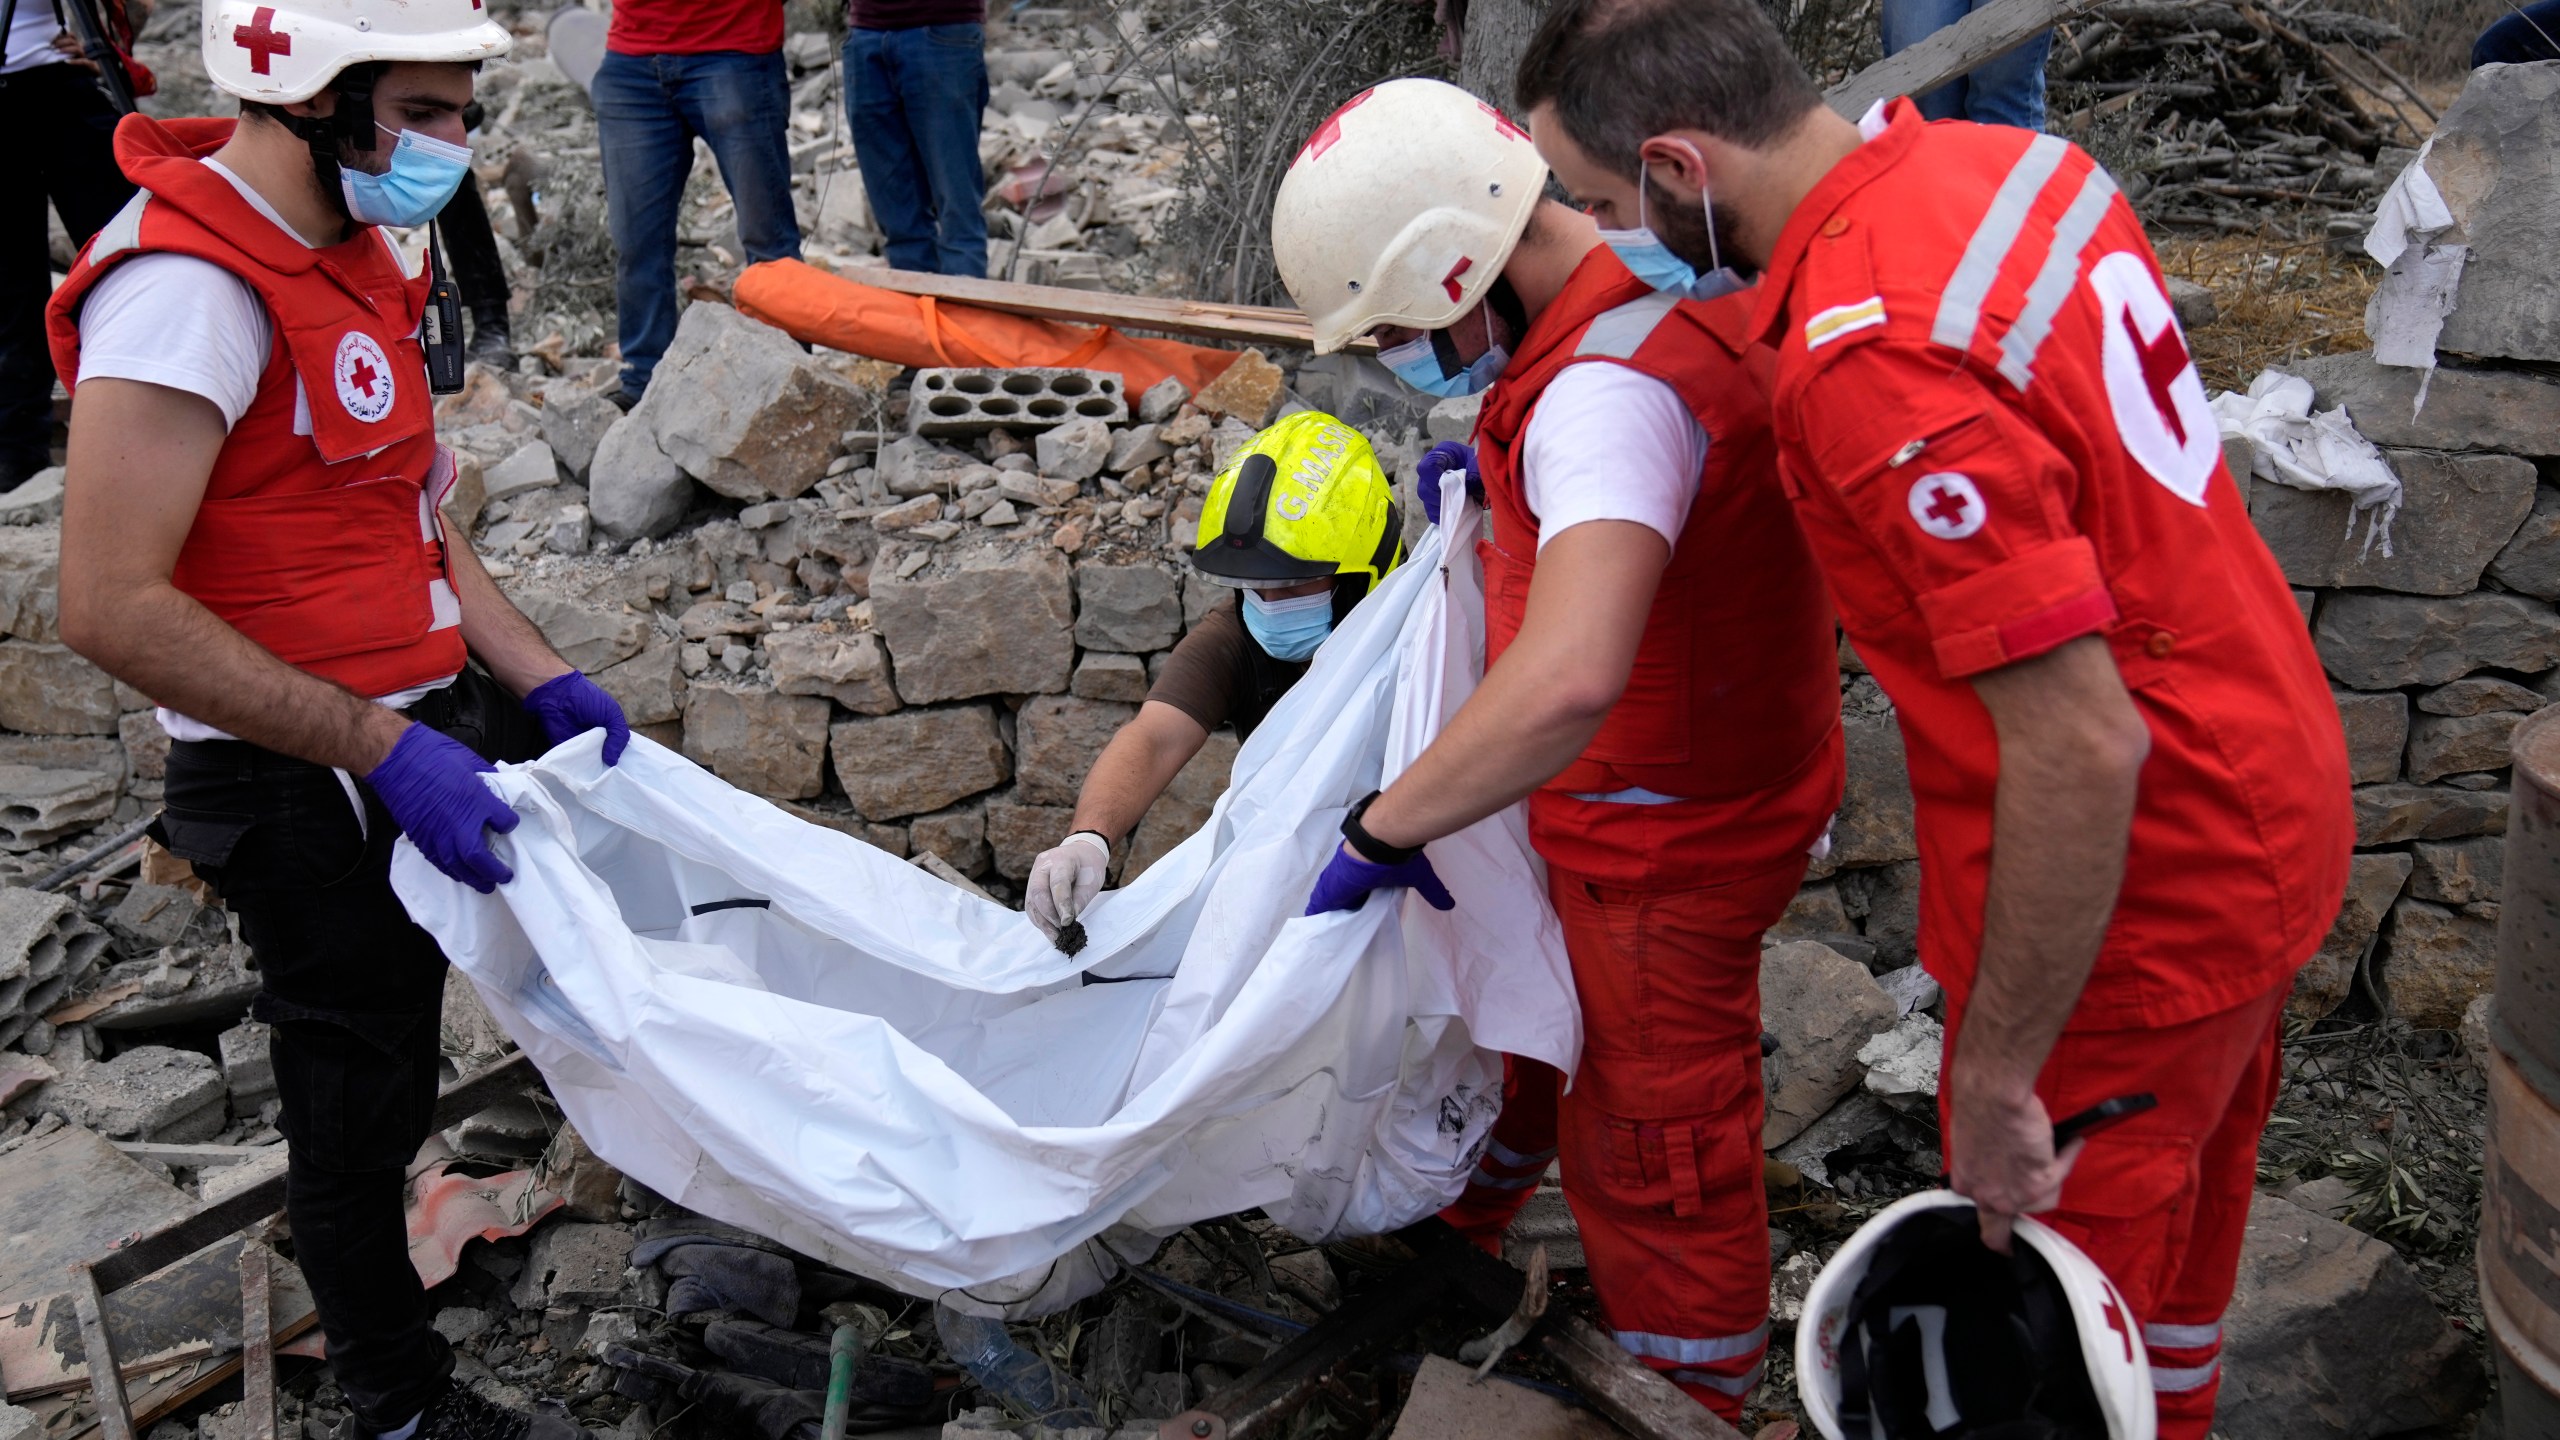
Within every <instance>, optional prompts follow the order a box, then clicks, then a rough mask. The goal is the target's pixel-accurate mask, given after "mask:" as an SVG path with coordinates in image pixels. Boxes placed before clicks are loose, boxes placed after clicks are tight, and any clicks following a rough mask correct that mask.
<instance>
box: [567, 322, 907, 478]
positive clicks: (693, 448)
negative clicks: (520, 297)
mask: <svg viewBox="0 0 2560 1440" xmlns="http://www.w3.org/2000/svg"><path fill="white" fill-rule="evenodd" d="M860 407H861V396H860V394H859V393H858V392H856V391H855V390H854V388H853V387H852V386H851V385H849V384H847V383H846V382H845V380H844V379H843V378H842V377H841V376H839V375H837V374H836V373H835V372H834V371H832V370H830V369H828V368H827V367H826V366H824V365H821V364H819V363H818V362H817V361H816V360H815V359H812V358H811V357H810V356H809V355H808V354H806V353H805V352H803V351H802V350H801V349H800V347H799V345H798V344H797V343H796V342H794V341H793V340H792V338H791V337H790V336H788V335H786V334H784V333H783V332H781V331H780V330H776V329H774V328H773V327H772V326H770V325H766V324H763V323H761V322H759V321H755V320H750V319H748V318H747V317H746V316H744V315H741V314H739V313H738V312H737V311H735V310H733V309H731V308H729V307H728V306H726V305H720V304H693V305H688V306H686V307H685V310H684V315H683V317H682V318H681V319H679V320H678V321H677V322H676V333H675V338H674V340H673V341H671V342H669V344H668V346H667V352H666V354H665V356H664V357H662V358H661V359H660V360H659V362H658V368H657V371H656V372H655V373H654V374H653V375H652V376H651V377H650V381H649V393H648V394H647V396H645V397H644V398H643V399H642V400H641V402H640V404H639V405H638V406H637V407H635V408H634V409H633V410H632V412H631V414H632V416H633V417H634V418H646V419H647V420H648V422H649V427H650V432H651V433H652V434H654V435H655V436H656V437H657V442H658V448H659V449H660V450H661V451H663V452H664V453H665V454H666V455H667V457H668V458H669V459H672V460H673V461H675V462H676V464H677V465H679V466H681V467H683V469H684V472H685V473H686V474H688V475H691V476H692V477H693V478H694V479H696V480H699V481H701V482H702V483H703V484H704V485H706V486H709V487H710V488H711V489H712V490H714V491H717V492H718V493H720V494H722V495H726V496H728V497H730V498H731V499H733V500H743V501H748V502H753V501H757V500H788V499H790V498H791V497H792V496H795V495H798V494H800V493H801V492H802V491H804V490H807V489H808V488H809V487H810V486H812V485H815V484H817V483H818V479H819V477H820V476H822V475H824V474H825V473H826V468H827V461H828V460H829V459H830V458H832V457H833V456H834V454H835V448H836V437H837V436H838V435H839V434H841V433H842V432H843V431H844V430H845V429H846V428H847V427H849V426H851V425H852V424H853V423H854V421H855V419H856V418H858V412H859V410H860ZM600 518H601V517H600Z"/></svg>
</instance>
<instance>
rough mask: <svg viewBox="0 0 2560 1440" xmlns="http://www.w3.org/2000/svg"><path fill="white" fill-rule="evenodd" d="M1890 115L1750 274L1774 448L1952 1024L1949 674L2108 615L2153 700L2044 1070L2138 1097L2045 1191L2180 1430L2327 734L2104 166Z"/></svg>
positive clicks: (1978, 916)
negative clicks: (2099, 928)
mask: <svg viewBox="0 0 2560 1440" xmlns="http://www.w3.org/2000/svg"><path fill="white" fill-rule="evenodd" d="M1887 120H1888V123H1887V124H1886V125H1885V126H1884V127H1883V128H1882V129H1881V131H1879V132H1874V133H1872V136H1871V138H1870V139H1869V140H1868V142H1867V143H1866V144H1865V145H1863V146H1862V147H1860V148H1859V149H1858V150H1857V151H1856V152H1854V153H1853V154H1851V155H1849V156H1848V157H1846V158H1845V159H1843V160H1842V161H1841V162H1840V163H1839V164H1838V165H1837V166H1836V167H1834V168H1833V170H1832V171H1831V172H1830V174H1829V175H1827V176H1825V177H1824V178H1823V180H1822V181H1821V183H1819V184H1818V185H1817V186H1815V188H1814V189H1813V191H1812V192H1811V193H1810V194H1809V195H1807V196H1806V197H1805V199H1804V201H1803V203H1802V204H1800V205H1799V206H1798V207H1797V209H1796V211H1795V213H1794V215H1793V216H1792V217H1791V218H1790V219H1789V220H1788V222H1787V225H1786V228H1785V230H1784V232H1783V233H1782V234H1781V236H1780V237H1779V240H1778V243H1777V246H1776V247H1775V252H1774V254H1773V255H1772V256H1771V259H1770V263H1769V267H1768V273H1767V275H1766V278H1765V279H1764V280H1763V282H1762V285H1761V293H1760V296H1759V301H1758V310H1757V313H1756V315H1755V318H1754V325H1753V329H1754V333H1755V335H1757V336H1759V337H1761V338H1763V339H1766V340H1769V341H1771V342H1773V343H1774V344H1775V345H1776V347H1777V352H1778V367H1777V379H1776V383H1775V387H1774V395H1773V406H1774V412H1775V423H1776V429H1777V437H1778V443H1779V447H1780V461H1781V465H1780V468H1781V474H1782V477H1783V479H1784V482H1785V485H1786V489H1787V493H1788V494H1789V496H1790V497H1791V498H1792V499H1793V500H1794V501H1795V504H1796V510H1797V514H1798V516H1799V518H1801V520H1802V521H1803V523H1804V529H1805V532H1806V535H1807V537H1808V539H1809V540H1810V541H1811V542H1812V545H1813V548H1814V552H1815V554H1816V555H1817V556H1818V557H1819V558H1820V560H1821V563H1822V569H1823V573H1824V575H1825V577H1826V578H1827V579H1828V580H1829V582H1830V585H1831V591H1832V595H1833V597H1834V598H1835V600H1836V601H1837V603H1838V606H1839V611H1840V617H1841V621H1842V623H1843V625H1844V626H1845V627H1846V629H1847V630H1848V632H1849V636H1850V638H1851V640H1852V641H1853V642H1854V643H1855V644H1856V646H1857V650H1858V654H1859V656H1860V658H1862V659H1863V660H1864V661H1865V662H1866V663H1867V665H1868V667H1869V668H1870V669H1871V670H1872V671H1873V672H1874V673H1875V676H1876V679H1877V680H1878V682H1879V683H1881V684H1882V685H1883V687H1884V690H1885V693H1886V694H1887V695H1889V696H1890V697H1891V698H1892V699H1893V702H1894V705H1895V708H1896V710H1897V711H1898V712H1899V715H1900V719H1901V724H1902V730H1903V737H1904V741H1905V745H1906V749H1907V751H1908V753H1909V757H1910V767H1911V788H1912V794H1913V797H1914V799H1915V801H1916V803H1917V815H1918V823H1919V843H1920V856H1921V875H1922V877H1923V878H1922V882H1921V886H1922V891H1921V923H1920V954H1921V959H1922V962H1923V963H1924V964H1926V965H1927V966H1928V968H1929V971H1930V973H1931V974H1933V975H1935V976H1936V977H1937V978H1938V980H1939V981H1940V983H1941V984H1943V985H1944V986H1945V987H1946V990H1947V995H1948V1009H1949V1014H1950V1015H1951V1016H1953V1017H1955V1023H1954V1024H1953V1025H1951V1026H1950V1027H1949V1041H1950V1044H1951V1045H1952V1044H1953V1043H1954V1042H1955V1037H1956V1035H1957V1034H1958V1033H1959V1032H1960V1030H1961V1026H1962V1013H1963V1010H1964V1006H1965V1002H1966V999H1967V997H1968V995H1969V993H1970V991H1971V988H1972V984H1973V978H1974V965H1975V961H1976V958H1977V956H1978V954H1979V951H1980V947H1981V943H1982V932H1983V906H1984V892H1985V888H1986V886H1987V883H1988V879H1989V873H1990V853H1991V840H1992V835H1991V824H1992V801H1993V792H1994V788H1995V785H1996V783H1997V780H1998V776H1999V747H1998V743H1997V739H1996V737H1995V735H1994V732H1993V729H1992V724H1991V719H1990V715H1989V713H1988V712H1987V711H1986V710H1985V709H1984V707H1983V705H1982V702H1981V700H1980V699H1979V698H1978V697H1977V696H1976V694H1975V692H1974V690H1973V687H1972V684H1971V683H1970V682H1971V681H1972V680H1973V678H1974V677H1976V676H1979V675H1981V674H1983V673H1985V672H1987V671H1991V670H1994V669H1997V668H1999V667H2001V666H2004V665H2008V664H2011V663H2013V662H2016V661H2021V660H2025V659H2028V658H2030V657H2033V656H2036V655H2040V654H2043V653H2045V652H2046V651H2049V650H2051V649H2053V648H2054V647H2056V646H2059V645H2062V644H2064V643H2066V642H2068V641H2071V640H2075V639H2078V638H2080V637H2082V636H2090V635H2094V636H2099V637H2102V638H2103V639H2104V641H2105V643H2106V645H2107V647H2108V650H2109V651H2110V653H2111V654H2112V655H2113V657H2114V660H2115V663H2116V666H2117V669H2118V670H2119V671H2120V672H2121V673H2122V674H2123V677H2124V683H2125V687H2126V689H2127V690H2128V691H2130V692H2131V695H2132V698H2133V702H2134V704H2135V706H2136V707H2137V709H2138V710H2139V711H2140V713H2141V715H2142V718H2143V720H2144V722H2145V723H2146V724H2147V725H2148V726H2149V729H2150V733H2151V753H2150V758H2149V760H2148V762H2147V763H2146V764H2145V766H2144V768H2143V771H2142V776H2141V786H2140V792H2139V798H2138V800H2137V804H2136V808H2135V813H2134V818H2133V828H2132V836H2131V845H2130V849H2129V851H2128V854H2127V857H2126V862H2125V875H2124V882H2123V889H2122V893H2121V895H2120V896H2119V898H2118V900H2117V903H2116V910H2115V914H2114V918H2113V920H2112V922H2111V924H2110V925H2109V927H2108V931H2107V936H2106V940H2105V944H2104V946H2103V948H2102V949H2101V951H2100V953H2099V956H2098V960H2097V964H2096V967H2095V969H2094V970H2093V971H2092V972H2091V974H2090V977H2089V981H2088V985H2087V988H2086V989H2085V990H2084V991H2083V992H2082V994H2081V997H2080V1000H2079V1004H2078V1006H2077V1008H2076V1009H2075V1010H2074V1011H2073V1013H2072V1018H2071V1022H2070V1026H2069V1029H2068V1031H2067V1033H2066V1034H2065V1035H2064V1037H2063V1039H2062V1042H2061V1044H2060V1046H2059V1047H2058V1048H2057V1049H2056V1051H2055V1052H2054V1055H2053V1057H2052V1059H2051V1060H2050V1061H2049V1062H2048V1064H2047V1065H2046V1067H2045V1070H2044V1073H2043V1077H2042V1080H2041V1082H2040V1084H2039V1093H2040V1094H2041V1095H2042V1097H2043V1098H2044V1101H2045V1104H2046V1106H2047V1108H2048V1109H2049V1110H2050V1111H2051V1112H2052V1113H2054V1114H2056V1115H2062V1114H2067V1113H2070V1112H2071V1111H2073V1110H2076V1109H2079V1108H2082V1107H2083V1106H2085V1105H2087V1104H2090V1103H2092V1102H2094V1101H2096V1100H2099V1099H2102V1098H2105V1097H2107V1096H2110V1095H2120V1094H2125V1093H2129V1092H2135V1091H2143V1090H2149V1091H2153V1092H2155V1093H2157V1094H2158V1095H2159V1096H2160V1099H2161V1101H2162V1105H2161V1108H2160V1109H2159V1110H2157V1111H2155V1112H2153V1113H2151V1114H2150V1115H2147V1116H2144V1117H2141V1118H2139V1119H2136V1120H2134V1121H2132V1122H2130V1123H2127V1124H2125V1125H2122V1126H2119V1127H2117V1128H2115V1129H2113V1130H2110V1131H2107V1132H2105V1133H2104V1134H2103V1135H2102V1136H2100V1137H2099V1138H2097V1139H2096V1140H2094V1141H2093V1142H2092V1143H2091V1144H2090V1146H2089V1148H2088V1149H2087V1151H2086V1152H2085V1153H2084V1154H2083V1155H2082V1156H2081V1158H2080V1160H2079V1162H2078V1164H2077V1166H2076V1167H2075V1168H2074V1170H2073V1172H2072V1175H2071V1179H2070V1181H2069V1183H2068V1185H2067V1186H2066V1187H2065V1188H2064V1191H2063V1199H2062V1208H2061V1209H2060V1210H2059V1211H2058V1212H2056V1213H2055V1214H2054V1215H2051V1216H2048V1217H2046V1218H2047V1219H2049V1220H2051V1221H2053V1222H2054V1223H2055V1224H2056V1226H2057V1228H2059V1229H2060V1230H2062V1232H2063V1233H2065V1234H2067V1235H2069V1236H2070V1237H2071V1238H2072V1239H2073V1240H2074V1241H2076V1242H2078V1243H2079V1244H2080V1245H2081V1246H2082V1247H2083V1248H2084V1249H2086V1250H2088V1251H2089V1253H2090V1255H2091V1256H2092V1258H2094V1259H2096V1260H2097V1262H2098V1263H2099V1264H2100V1265H2101V1266H2102V1267H2104V1268H2105V1269H2106V1271H2107V1272H2108V1274H2109V1275H2110V1276H2111V1277H2112V1278H2114V1280H2115V1281H2116V1283H2117V1284H2118V1285H2119V1286H2121V1287H2122V1288H2123V1290H2124V1292H2125V1295H2126V1297H2127V1298H2128V1299H2129V1300H2130V1301H2131V1302H2132V1304H2133V1305H2134V1307H2135V1309H2136V1310H2137V1311H2138V1312H2139V1313H2140V1314H2141V1316H2142V1319H2143V1320H2144V1322H2145V1324H2144V1333H2145V1336H2146V1338H2147V1339H2148V1340H2149V1343H2150V1344H2151V1346H2152V1364H2153V1368H2154V1379H2155V1383H2156V1385H2157V1388H2158V1391H2159V1396H2160V1410H2161V1422H2162V1429H2161V1434H2162V1435H2163V1436H2169V1437H2195V1440H2201V1437H2202V1436H2204V1435H2205V1434H2206V1432H2207V1430H2208V1428H2209V1426H2210V1421H2211V1418H2212V1412H2213V1399H2214V1393H2215V1385H2216V1380H2217V1377H2218V1364H2217V1356H2218V1353H2219V1348H2218V1347H2219V1344H2220V1334H2221V1331H2220V1326H2221V1317H2222V1310H2223V1307H2224V1306H2225V1305H2226V1304H2227V1303H2228V1301H2229V1298H2230V1293H2231V1286H2232V1281H2233V1276H2234V1274H2235V1271H2236V1268H2237V1265H2238V1259H2239V1245H2240V1236H2241V1228H2242V1225H2243V1223H2244V1221H2245V1219H2246V1216H2247V1209H2248V1201H2249V1192H2250V1186H2251V1182H2252V1180H2253V1179H2254V1177H2255V1161H2254V1157H2255V1153H2256V1142H2257V1136H2258V1131H2259V1129H2260V1128H2261V1127H2262V1126H2263V1125H2264V1123H2265V1119H2266V1116H2267V1113H2268V1110H2269V1107H2270V1105H2271V1104H2272V1101H2273V1093H2274V1092H2273V1089H2272V1086H2273V1084H2274V1075H2275V1072H2274V1069H2273V1048H2272V1047H2273V1045H2274V1043H2275V1028H2274V1027H2275V1019H2276V1015H2277V1013H2278V1011H2279V1010H2280V1008H2281V1003H2282V998H2283V995H2284V993H2285V991H2286V988H2287V987H2288V986H2289V985H2290V983H2291V980H2292V976H2293V972H2294V970H2295V969H2296V968H2297V967H2298V966H2299V965H2300V964H2301V962H2302V961H2303V960H2304V959H2305V958H2306V957H2308V956H2309V955H2310V954H2311V952H2312V951H2313V950H2314V949H2316V948H2317V947H2318V945H2319V944H2320V941H2321V939H2322V937H2323V936H2324V935H2325V934H2326V933H2327V931H2328V928H2329V924H2330V921H2331V919H2332V918H2333V917H2334V916H2335V915H2336V913H2337V908H2338V902H2339V898H2340V896H2341V894H2342V892H2343V890H2344V887H2345V882H2346V871H2347V857H2348V852H2349V848H2350V846H2351V844H2352V842H2353V838H2354V823H2353V818H2352V815H2351V812H2350V806H2349V796H2348V781H2347V765H2346V746H2345V739H2344V736H2343V735H2342V733H2341V731H2340V727H2339V723H2338V716H2337V709H2336V706H2335V703H2334V702H2333V701H2332V700H2331V699H2330V696H2329V691H2328V685H2327V683H2326V681H2325V680H2324V679H2323V677H2322V675H2321V670H2320V664H2319V660H2318V658H2317V657H2316V656H2315V655H2314V654H2313V651H2312V647H2311V643H2310V637H2309V636H2308V634H2307V633H2306V631H2305V629H2304V626H2303V623H2302V615H2301V612H2300V610H2299V609H2297V608H2296V606H2295V604H2294V601H2293V597H2292V594H2291V593H2290V591H2289V590H2288V588H2287V586H2286V584H2285V581H2284V578H2283V576H2282V575H2281V574H2280V573H2279V572H2278V571H2277V568H2276V565H2275V562H2274V560H2273V558H2272V557H2270V556H2269V555H2268V553H2267V549H2266V547H2265V545H2264V544H2263V543H2261V542H2260V540H2259V538H2258V535H2257V532H2256V531H2255V530H2254V529H2252V528H2251V526H2250V522H2249V516H2248V513H2247V510H2246V508H2245V506H2244V505H2243V503H2242V500H2241V496H2240V493H2239V491H2238V490H2237V489H2236V488H2235V487H2234V485H2233V483H2232V479H2231V476H2230V474H2229V473H2228V472H2227V471H2226V470H2225V469H2224V467H2223V464H2222V450H2221V444H2220V439H2219V436H2218V433H2217V431H2216V428H2215V425H2214V421H2213V417H2212V415H2211V414H2210V412H2209V411H2208V410H2207V409H2206V406H2205V395H2204V387H2203V384H2202V382H2201V381H2200V380H2199V379H2198V378H2197V375H2196V371H2195V367H2194V366H2193V365H2192V364H2191V363H2190V362H2189V360H2188V356H2187V349H2186V342H2185V339H2184V337H2183V335H2182V334H2181V333H2180V331H2179V329H2178V324H2177V319H2176V316H2175V315H2174V314H2173V313H2172V312H2171V310H2170V307H2169V300H2168V296H2167V294H2166V291H2165V287H2164V286H2163V284H2162V281H2161V278H2160V272H2159V266H2158V264H2157V263H2156V261H2155V260H2154V259H2153V257H2152V253H2151V247H2150V245H2149V243H2148V242H2147V241H2146V240H2145V238H2144V236H2143V232H2142V226H2141V224H2140V222H2139V221H2138V220H2137V219H2136V218H2135V217H2134V214H2133V211H2132V209H2131V208H2130V207H2129V206H2127V205H2126V204H2125V203H2124V201H2123V199H2122V198H2121V197H2120V196H2119V195H2118V194H2117V191H2116V187H2115V185H2114V182H2113V181H2111V180H2110V179H2109V178H2108V177H2107V175H2106V173H2105V172H2104V171H2103V170H2101V169H2100V168H2099V167H2098V165H2097V164H2096V162H2094V161H2092V160H2091V159H2090V158H2089V157H2088V156H2087V155H2085V154H2083V153H2081V152H2080V151H2079V150H2077V149H2075V148H2073V147H2072V146H2071V145H2070V144H2068V143H2067V142H2065V141H2063V140H2061V139H2059V138H2057V137H2053V136H2044V135H2035V134H2031V133H2029V132H2026V131H2022V130H2015V129H2010V128H2007V127H1999V126H1981V125H1971V124H1965V123H1962V122H1945V123H1939V124H1924V123H1923V122H1922V121H1921V119H1920V116H1919V112H1918V111H1917V110H1915V109H1914V108H1913V107H1912V106H1911V105H1910V103H1909V102H1908V101H1896V102H1894V105H1893V107H1892V109H1891V110H1890V111H1888V112H1887ZM1950 1053H1953V1052H1952V1051H1951V1052H1950Z"/></svg>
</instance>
